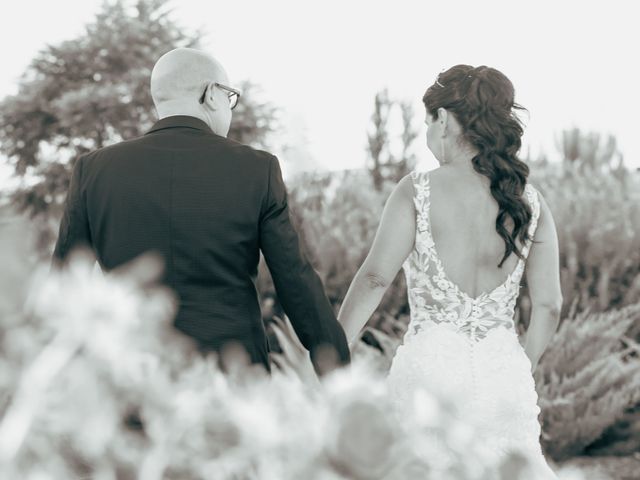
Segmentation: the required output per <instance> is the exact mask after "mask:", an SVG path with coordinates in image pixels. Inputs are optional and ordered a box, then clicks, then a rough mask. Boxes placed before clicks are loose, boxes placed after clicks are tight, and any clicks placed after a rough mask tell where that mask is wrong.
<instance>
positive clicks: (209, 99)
mask: <svg viewBox="0 0 640 480" xmlns="http://www.w3.org/2000/svg"><path fill="white" fill-rule="evenodd" d="M215 88H216V82H209V84H208V85H207V92H206V94H205V96H204V103H205V104H206V105H207V106H208V107H209V108H211V109H212V110H217V109H218V101H217V100H216V96H215Z"/></svg>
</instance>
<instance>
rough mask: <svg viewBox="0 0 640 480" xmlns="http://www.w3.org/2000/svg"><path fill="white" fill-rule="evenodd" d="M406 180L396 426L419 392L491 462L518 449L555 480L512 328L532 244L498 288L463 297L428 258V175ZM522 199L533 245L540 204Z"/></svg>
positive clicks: (394, 383)
mask: <svg viewBox="0 0 640 480" xmlns="http://www.w3.org/2000/svg"><path fill="white" fill-rule="evenodd" d="M411 176H412V179H413V185H414V204H415V210H416V238H415V247H414V250H413V251H412V253H411V254H410V255H409V257H408V258H407V260H406V261H405V263H404V265H403V268H404V271H405V275H406V279H407V292H408V297H409V306H410V309H411V319H410V322H409V326H408V329H407V332H406V334H405V336H404V339H403V342H402V344H401V345H400V346H399V347H398V349H397V351H396V354H395V356H394V358H393V360H392V363H391V367H390V370H389V373H388V374H387V384H388V387H389V392H390V394H391V398H392V400H393V403H394V405H395V408H396V410H397V412H398V414H399V421H403V419H405V420H406V421H410V418H407V417H410V415H411V414H410V412H411V411H412V410H411V408H413V407H412V406H411V405H413V403H412V402H414V401H415V399H416V398H420V397H419V396H417V397H416V396H414V393H415V392H416V391H417V390H420V389H422V388H426V389H427V390H429V391H432V392H434V393H436V394H438V395H441V396H443V397H445V398H446V399H450V400H451V402H452V404H455V405H456V406H457V411H459V413H460V415H461V417H463V418H464V419H465V420H466V421H468V422H470V423H472V424H474V425H475V427H477V430H478V431H479V432H481V434H482V435H483V443H484V444H485V445H486V448H487V450H488V451H490V454H491V455H495V456H496V458H497V459H500V458H502V457H503V456H504V455H505V454H506V453H507V452H509V451H510V450H511V449H513V448H514V447H515V448H518V449H519V450H520V451H521V452H523V453H525V454H527V455H528V456H529V457H530V458H531V459H532V460H533V462H534V464H535V465H536V466H537V468H538V472H539V477H536V478H544V479H546V478H550V479H553V478H557V477H556V476H555V474H554V473H553V471H552V470H551V469H550V468H549V466H548V465H547V463H546V461H545V459H544V456H543V454H542V449H541V446H540V441H539V437H540V433H541V432H540V423H539V422H538V414H539V413H540V408H539V407H538V405H537V400H538V396H537V394H536V391H535V382H534V379H533V376H532V374H531V362H530V360H529V357H527V355H526V354H525V352H524V349H523V348H522V345H521V344H520V341H519V339H518V335H517V332H516V329H515V324H514V312H515V305H516V300H517V298H518V293H519V290H520V282H521V280H522V275H523V272H524V268H525V263H526V258H527V257H528V254H529V251H530V248H531V244H532V242H531V240H527V241H526V242H525V244H524V245H523V247H522V249H521V252H522V254H523V257H524V258H522V259H518V262H517V264H516V266H515V268H514V269H513V271H512V272H511V273H509V275H508V276H507V277H506V280H504V282H502V283H501V284H500V285H498V286H497V287H495V288H494V289H492V290H491V291H488V292H482V293H481V294H480V295H478V296H476V297H475V298H473V297H471V296H470V295H468V294H466V293H465V292H463V291H462V290H461V289H460V288H459V286H458V285H456V283H454V282H452V281H451V280H450V279H449V278H448V277H447V274H446V273H445V270H444V268H443V265H442V261H441V259H440V257H439V256H438V252H437V251H436V248H435V244H434V241H433V236H432V234H431V224H430V217H429V209H430V205H431V203H430V202H431V198H430V188H429V181H430V178H429V174H428V173H417V172H413V173H412V174H411ZM523 196H524V197H525V199H526V200H527V201H528V202H529V205H530V207H531V211H532V218H531V222H530V223H529V227H528V233H529V239H533V238H534V237H535V232H536V229H537V225H538V219H539V216H540V200H539V197H538V192H537V191H536V190H535V188H534V187H533V186H532V185H530V184H527V185H526V187H525V189H524V195H523ZM407 408H409V410H407ZM405 412H407V413H405Z"/></svg>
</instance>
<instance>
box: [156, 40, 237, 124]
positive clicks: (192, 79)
mask: <svg viewBox="0 0 640 480" xmlns="http://www.w3.org/2000/svg"><path fill="white" fill-rule="evenodd" d="M220 84H222V86H223V87H221V86H220ZM228 84H229V79H228V77H227V72H225V70H224V67H223V66H222V65H221V64H220V63H219V62H218V61H217V60H216V59H215V58H213V57H212V56H210V55H207V54H206V53H204V52H201V51H200V50H195V49H193V48H176V49H175V50H171V51H170V52H168V53H165V54H164V55H163V56H162V57H160V59H159V60H158V61H157V62H156V64H155V66H154V67H153V71H152V72H151V97H152V98H153V103H154V104H155V106H156V110H157V111H158V116H159V117H160V118H164V117H168V116H172V115H189V116H192V117H197V118H200V119H201V120H203V121H205V122H206V123H207V124H208V125H209V127H211V129H212V130H213V131H214V132H215V133H216V134H218V135H221V136H227V133H228V132H229V125H230V124H231V104H230V98H229V95H230V92H229V91H228V90H225V89H224V86H225V85H228Z"/></svg>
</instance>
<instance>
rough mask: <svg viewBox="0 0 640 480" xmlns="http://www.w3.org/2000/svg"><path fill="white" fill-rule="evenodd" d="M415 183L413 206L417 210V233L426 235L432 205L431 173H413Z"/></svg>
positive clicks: (412, 177)
mask: <svg viewBox="0 0 640 480" xmlns="http://www.w3.org/2000/svg"><path fill="white" fill-rule="evenodd" d="M411 179H412V181H413V204H414V206H415V209H416V232H417V233H424V232H425V231H426V230H427V228H428V222H429V207H430V205H431V200H430V189H429V172H417V171H415V170H414V171H412V172H411Z"/></svg>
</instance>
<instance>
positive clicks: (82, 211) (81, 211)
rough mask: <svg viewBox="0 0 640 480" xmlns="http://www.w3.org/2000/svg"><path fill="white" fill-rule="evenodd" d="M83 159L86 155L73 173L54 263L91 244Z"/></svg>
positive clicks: (77, 162)
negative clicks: (83, 192)
mask: <svg viewBox="0 0 640 480" xmlns="http://www.w3.org/2000/svg"><path fill="white" fill-rule="evenodd" d="M83 160H84V156H81V157H80V158H78V160H77V161H76V163H75V165H74V167H73V172H72V174H71V182H70V184H69V191H68V192H67V200H66V202H65V206H64V213H63V215H62V220H61V222H60V231H59V233H58V241H57V242H56V246H55V249H54V251H53V262H54V263H58V262H59V263H62V262H63V261H64V260H65V259H66V257H67V256H68V255H69V253H70V252H71V251H72V250H73V249H74V248H76V247H81V246H84V247H90V246H91V232H90V230H89V220H88V218H87V209H86V205H85V202H84V199H83V198H82V192H81V189H82V168H83V163H84V162H83Z"/></svg>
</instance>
